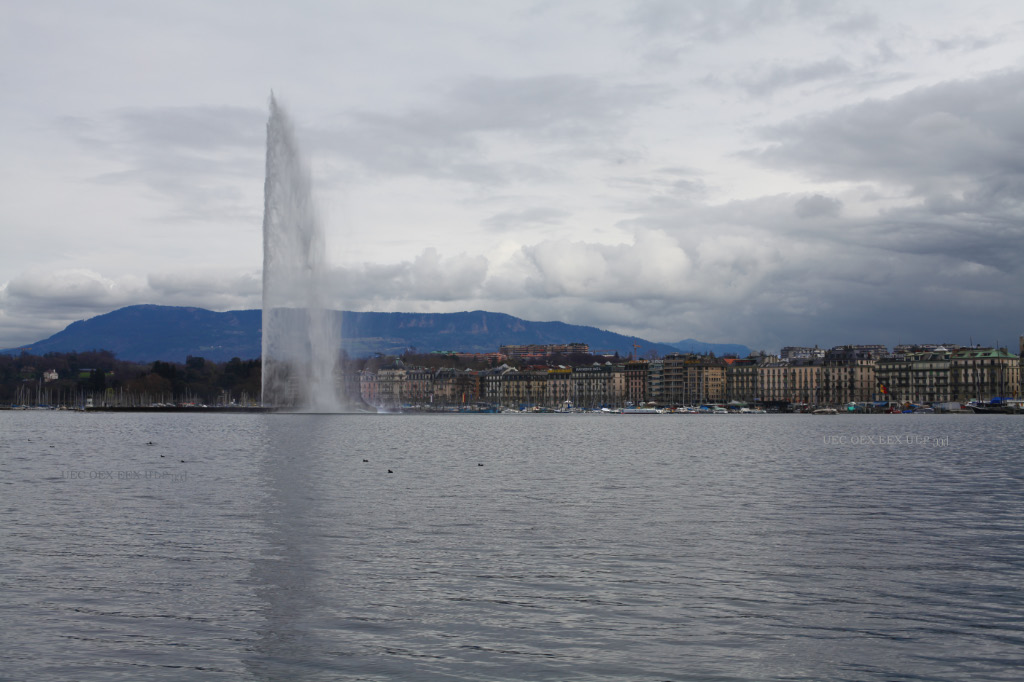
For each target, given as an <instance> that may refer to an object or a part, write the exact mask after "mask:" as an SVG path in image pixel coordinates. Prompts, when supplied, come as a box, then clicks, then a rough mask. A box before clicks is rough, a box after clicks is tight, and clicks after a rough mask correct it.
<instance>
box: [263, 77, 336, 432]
mask: <svg viewBox="0 0 1024 682" xmlns="http://www.w3.org/2000/svg"><path fill="white" fill-rule="evenodd" d="M324 250H325V249H324V235H323V230H322V229H321V227H320V223H319V221H318V219H317V215H316V210H315V207H314V206H313V199H312V192H311V189H310V178H309V172H308V170H307V169H306V167H305V165H304V164H303V161H302V158H301V155H300V154H299V150H298V146H297V144H296V142H295V138H294V134H293V132H292V125H291V122H290V121H289V119H288V116H287V114H286V113H285V112H284V110H283V109H282V108H281V106H280V105H279V104H278V103H277V101H276V100H275V99H274V97H273V95H271V97H270V119H269V121H268V122H267V170H266V182H265V185H264V206H263V339H262V341H263V353H262V356H263V395H262V402H263V405H264V406H265V407H274V408H283V409H294V410H302V411H309V412H341V411H343V409H342V407H343V403H342V400H341V399H340V398H339V391H338V388H337V386H338V385H339V384H340V383H341V381H340V377H339V372H340V367H339V362H338V359H339V353H340V348H341V316H340V314H338V313H336V312H334V311H333V310H330V309H329V308H328V301H327V278H326V274H327V264H326V261H325V258H324Z"/></svg>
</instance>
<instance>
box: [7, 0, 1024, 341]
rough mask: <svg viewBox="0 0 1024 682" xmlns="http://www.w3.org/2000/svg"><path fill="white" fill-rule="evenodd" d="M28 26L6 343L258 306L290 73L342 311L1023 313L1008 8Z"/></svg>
mask: <svg viewBox="0 0 1024 682" xmlns="http://www.w3.org/2000/svg"><path fill="white" fill-rule="evenodd" d="M7 15H8V16H7V21H6V22H5V24H6V26H5V28H6V30H5V40H4V41H3V46H2V47H0V50H2V51H3V52H2V54H3V56H4V59H3V64H4V65H3V66H2V67H0V69H2V71H0V73H2V74H3V75H4V81H5V85H6V90H7V95H8V96H7V97H6V98H5V104H4V105H2V106H0V117H2V118H0V121H2V122H3V125H2V126H0V131H2V132H0V135H3V138H2V139H3V144H4V148H5V154H4V156H3V158H2V159H0V169H2V173H3V177H4V182H3V183H2V184H0V186H2V187H3V190H2V191H3V201H0V238H2V243H3V248H2V249H0V347H14V346H18V345H22V344H27V343H31V342H34V341H37V340H40V339H43V338H46V337H48V336H50V335H51V334H53V333H55V332H57V331H59V330H60V329H63V328H64V327H65V326H66V325H67V324H69V323H70V322H73V321H75V320H79V319H87V318H90V317H93V316H96V315H100V314H103V313H107V312H110V311H112V310H115V309H117V308H120V307H123V306H126V305H133V304H140V303H154V304H160V305H182V306H197V307H203V308H208V309H211V310H220V311H223V310H239V309H253V308H258V307H259V298H260V271H259V268H260V264H261V259H262V257H261V245H262V242H261V239H260V227H261V222H262V210H263V196H262V192H263V172H264V146H265V128H266V121H267V100H268V98H269V93H270V91H271V90H273V91H274V92H275V94H276V95H277V96H278V97H279V98H280V100H281V101H282V102H283V103H284V105H285V106H286V107H287V108H288V109H289V111H290V112H291V114H292V117H293V119H294V120H295V124H296V133H297V135H298V137H299V139H300V143H301V145H302V147H303V151H304V152H305V154H306V156H307V158H308V159H309V161H310V170H311V174H312V177H313V186H314V192H315V194H316V196H317V200H318V207H319V209H320V213H321V220H322V222H323V225H324V228H325V232H326V234H327V240H328V245H329V253H328V260H329V261H330V262H331V263H332V264H333V266H334V273H333V282H334V287H333V293H334V294H335V295H336V296H337V300H336V301H335V302H334V307H336V308H338V309H350V310H362V311H368V310H378V311H385V312H386V311H409V312H455V311H461V310H491V311H495V312H503V313H507V314H510V315H515V316H518V317H521V318H524V319H530V320H559V321H564V322H567V323H571V324H580V325H588V326H594V327H598V328H600V329H607V330H610V331H615V332H618V333H623V334H629V335H636V336H639V337H641V338H645V339H649V340H651V341H656V342H673V341H677V340H679V339H684V338H694V339H700V340H702V341H706V342H711V343H741V344H745V345H747V346H749V347H751V348H775V349H777V348H781V347H782V346H785V345H794V344H807V343H818V344H819V345H822V346H825V347H827V346H832V345H838V344H841V343H881V344H885V345H888V346H894V345H896V344H897V343H901V342H902V343H908V342H915V341H916V342H921V343H927V342H935V343H943V342H949V343H958V344H963V345H966V344H968V343H972V342H973V343H975V344H982V345H987V346H995V345H997V344H998V345H1003V346H1007V347H1009V348H1011V350H1013V349H1014V346H1015V345H1016V341H1017V339H1018V337H1019V335H1020V334H1021V332H1022V331H1024V314H1022V313H1024V307H1022V304H1021V302H1020V297H1019V292H1020V290H1021V285H1022V284H1024V277H1022V269H1021V268H1022V265H1021V264H1022V263H1024V258H1022V257H1021V255H1022V254H1021V247H1020V244H1021V236H1022V231H1024V230H1022V228H1024V219H1022V217H1021V216H1022V215H1024V193H1022V192H1021V191H1020V190H1021V188H1024V172H1022V171H1021V169H1020V165H1019V159H1020V158H1021V156H1022V152H1024V135H1022V126H1021V123H1020V118H1021V117H1020V103H1019V94H1018V93H1019V92H1020V91H1021V89H1022V86H1024V68H1022V64H1024V61H1022V56H1024V39H1022V38H1024V8H1020V7H1019V6H1018V5H1016V4H1014V3H1010V2H990V3H985V4H983V5H976V6H968V5H963V4H961V3H954V2H939V3H935V2H906V3H899V4H894V3H882V2H857V3H849V4H838V3H827V2H825V3H811V4H802V3H794V2H774V3H771V2H754V1H748V2H740V1H737V2H692V3H673V2H667V1H663V0H648V1H641V2H634V3H622V2H597V3H592V2H587V3H583V2H567V3H557V4H546V3H534V2H513V3H502V4H501V5H500V7H482V6H477V5H475V4H472V3H459V2H453V3H442V4H440V5H435V6H431V7H429V8H428V7H425V6H421V5H419V4H416V3H407V2H385V3H374V4H372V5H354V4H349V3H342V4H340V5H337V6H324V5H322V4H319V3H299V4H298V5H295V6H289V7H288V8H285V7H281V8H252V7H249V6H248V5H242V4H240V3H239V4H235V3H231V2H227V3H218V4H217V5H215V6H207V5H204V4H203V3H182V4H179V5H176V6H174V7H173V8H170V7H141V6H140V7H122V6H120V5H115V4H113V3H107V2H100V3H98V4H95V5H90V6H88V7H86V6H77V5H74V4H69V5H68V6H66V7H63V8H62V9H61V11H60V12H59V13H58V12H56V11H54V10H53V9H52V7H44V6H31V5H21V6H14V7H12V8H10V9H9V11H8V13H7ZM979 335H984V336H979Z"/></svg>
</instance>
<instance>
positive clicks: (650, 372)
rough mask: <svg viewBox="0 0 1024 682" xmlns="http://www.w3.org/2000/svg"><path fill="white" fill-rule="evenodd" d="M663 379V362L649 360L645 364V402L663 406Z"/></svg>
mask: <svg viewBox="0 0 1024 682" xmlns="http://www.w3.org/2000/svg"><path fill="white" fill-rule="evenodd" d="M664 379H665V361H664V360H660V359H659V360H651V361H650V362H649V363H648V364H647V402H653V403H658V404H659V405H663V404H664V403H665V397H664V394H663V391H662V384H663V383H664Z"/></svg>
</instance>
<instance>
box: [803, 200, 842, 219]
mask: <svg viewBox="0 0 1024 682" xmlns="http://www.w3.org/2000/svg"><path fill="white" fill-rule="evenodd" d="M842 210H843V202H842V201H840V200H839V199H836V198H834V197H825V196H822V195H820V194H814V195H812V196H809V197H802V198H800V199H798V200H797V202H796V204H794V205H793V212H794V213H795V214H796V217H797V218H816V217H818V216H829V217H832V218H836V217H838V216H839V212H840V211H842Z"/></svg>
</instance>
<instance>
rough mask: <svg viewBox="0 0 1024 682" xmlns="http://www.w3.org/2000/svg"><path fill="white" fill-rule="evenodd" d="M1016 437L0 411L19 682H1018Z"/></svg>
mask: <svg viewBox="0 0 1024 682" xmlns="http://www.w3.org/2000/svg"><path fill="white" fill-rule="evenodd" d="M1022 436H1024V417H1019V416H1010V415H1006V416H1002V415H991V416H988V415H985V416H982V415H978V416H961V415H838V416H824V417H822V416H803V415H749V416H737V415H731V416H721V417H719V416H677V415H658V416H648V415H637V416H632V415H629V416H626V415H617V416H607V415H604V416H602V415H536V416H519V415H392V416H384V415H381V416H375V415H374V416H371V415H265V414H254V415H249V414H220V415H218V414H194V415H193V414H129V415H125V414H80V413H56V412H0V534H2V535H0V591H2V599H0V679H4V680H29V679H31V680H43V681H49V680H54V681H55V680H62V681H63V680H97V681H98V680H103V681H112V680H140V679H145V680H193V679H202V680H317V681H319V680H650V681H651V682H655V681H664V680H673V681H682V680H721V681H726V680H728V681H739V680H787V681H792V680H808V681H810V680H940V681H941V680H972V681H976V680H1019V679H1021V678H1022V676H1024V446H1022ZM149 443H152V444H149ZM364 460H368V461H364ZM389 469H390V470H391V471H392V472H394V473H389V472H388V470H389Z"/></svg>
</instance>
